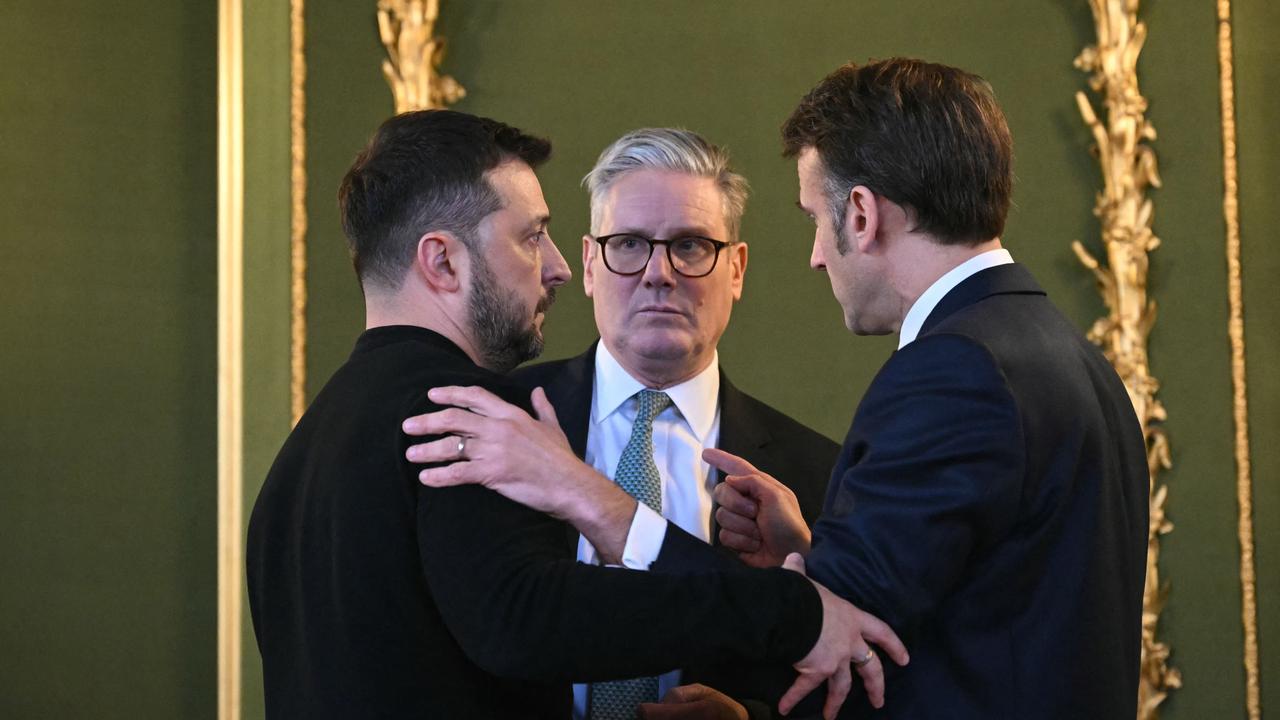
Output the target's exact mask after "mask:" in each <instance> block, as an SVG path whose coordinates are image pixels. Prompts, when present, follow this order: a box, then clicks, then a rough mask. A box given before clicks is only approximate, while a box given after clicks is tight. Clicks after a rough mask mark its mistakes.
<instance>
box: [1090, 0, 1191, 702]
mask: <svg viewBox="0 0 1280 720" xmlns="http://www.w3.org/2000/svg"><path fill="white" fill-rule="evenodd" d="M1089 6H1090V9H1091V10H1092V11H1093V19H1094V22H1095V24H1096V25H1097V30H1098V42H1097V44H1096V45H1091V46H1089V47H1086V48H1085V49H1084V51H1083V52H1081V53H1080V56H1079V57H1077V58H1076V60H1075V66H1076V67H1077V68H1079V69H1081V70H1083V71H1085V72H1088V73H1090V77H1089V86H1090V87H1091V88H1093V90H1094V91H1095V92H1097V93H1099V94H1101V95H1102V98H1103V104H1104V106H1105V108H1106V121H1105V123H1104V122H1103V121H1102V120H1100V119H1099V118H1098V116H1097V114H1096V113H1095V112H1094V109H1093V105H1092V103H1091V102H1090V101H1089V98H1088V96H1086V95H1085V93H1084V92H1077V93H1076V104H1077V105H1078V106H1079V109H1080V115H1081V117H1083V118H1084V122H1085V124H1086V125H1087V126H1088V127H1089V130H1090V131H1091V132H1092V133H1093V138H1094V142H1095V147H1094V151H1095V153H1096V156H1097V158H1098V162H1099V163H1100V165H1101V169H1102V181H1103V187H1102V191H1101V192H1100V193H1098V196H1097V202H1096V205H1095V207H1094V214H1095V215H1097V216H1098V218H1099V220H1100V221H1101V224H1102V244H1103V248H1104V250H1105V252H1106V264H1105V265H1104V264H1103V263H1101V262H1099V260H1098V259H1097V258H1095V257H1094V256H1093V255H1092V254H1091V253H1090V252H1089V251H1088V250H1086V249H1085V247H1084V246H1083V245H1082V244H1081V243H1079V242H1074V243H1072V249H1073V250H1074V251H1075V253H1076V255H1077V256H1078V257H1079V258H1080V261H1081V262H1082V263H1083V264H1084V266H1085V267H1087V268H1088V269H1089V270H1091V271H1092V272H1093V275H1094V278H1095V279H1096V280H1097V282H1098V288H1099V290H1100V292H1101V293H1102V297H1103V300H1104V301H1105V303H1106V305H1107V310H1108V314H1107V316H1106V317H1103V318H1099V319H1098V320H1097V322H1095V323H1094V325H1093V327H1092V328H1091V329H1090V330H1089V338H1090V339H1091V340H1093V341H1094V342H1095V343H1097V344H1098V345H1099V346H1101V348H1102V350H1103V352H1104V353H1105V354H1106V356H1107V359H1108V360H1110V361H1111V363H1112V365H1114V366H1115V369H1116V372H1117V373H1119V375H1120V377H1121V379H1122V380H1124V384H1125V387H1126V388H1127V389H1128V391H1129V399H1130V400H1131V401H1132V402H1133V407H1134V410H1135V411H1137V415H1138V420H1139V422H1140V423H1141V424H1142V433H1143V437H1144V438H1145V439H1146V443H1147V469H1148V472H1149V474H1150V480H1151V485H1150V488H1151V522H1150V526H1149V529H1148V534H1147V579H1146V586H1145V587H1144V589H1143V597H1142V610H1143V612H1142V665H1141V673H1140V677H1139V685H1138V718H1139V719H1140V720H1154V719H1155V718H1158V717H1159V709H1158V708H1159V706H1160V703H1162V702H1163V701H1164V699H1165V697H1166V696H1167V695H1168V693H1169V691H1170V690H1172V689H1174V688H1178V687H1181V686H1182V677H1181V674H1180V673H1179V672H1178V671H1177V670H1176V669H1173V668H1170V667H1169V666H1168V659H1169V646H1168V645H1166V644H1165V643H1163V642H1160V641H1159V640H1157V639H1156V631H1157V629H1158V625H1159V622H1160V612H1161V610H1162V609H1163V607H1164V601H1165V596H1166V594H1167V592H1168V586H1167V585H1164V586H1162V585H1161V583H1160V575H1159V563H1158V561H1159V558H1160V536H1161V535H1163V534H1165V533H1168V532H1169V531H1170V530H1172V529H1173V524H1172V523H1170V522H1169V520H1168V518H1167V517H1166V516H1165V511H1164V507H1165V501H1166V499H1167V497H1168V487H1167V486H1165V485H1161V484H1160V483H1159V479H1158V477H1159V473H1160V471H1162V470H1167V469H1169V468H1170V467H1171V466H1172V463H1171V461H1170V456H1169V440H1168V437H1167V436H1166V435H1165V431H1164V428H1163V427H1162V423H1163V422H1164V420H1165V418H1166V415H1165V409H1164V406H1163V405H1161V403H1160V401H1159V400H1157V399H1156V392H1157V391H1158V390H1159V388H1160V384H1159V382H1157V381H1156V379H1155V378H1154V377H1153V376H1152V375H1151V371H1150V367H1149V366H1148V363H1147V336H1148V335H1149V334H1150V332H1151V326H1152V325H1153V324H1154V323H1155V319H1156V303H1155V301H1154V300H1151V299H1150V298H1149V295H1148V292H1147V264H1148V254H1149V253H1150V252H1151V251H1153V250H1155V249H1156V248H1157V247H1159V245H1160V239H1159V238H1157V237H1156V236H1155V233H1153V232H1152V230H1151V219H1152V214H1153V206H1152V203H1151V199H1150V198H1148V197H1147V196H1146V192H1147V189H1148V188H1149V187H1160V174H1159V171H1158V170H1157V166H1156V155H1155V152H1154V151H1153V150H1152V149H1151V147H1150V146H1149V145H1146V144H1144V143H1145V142H1147V141H1152V140H1155V139H1156V131H1155V128H1154V127H1152V126H1151V123H1149V122H1148V121H1147V119H1146V116H1145V113H1146V110H1147V101H1146V98H1144V97H1142V93H1141V92H1139V90H1138V75H1137V64H1138V54H1139V53H1141V52H1142V46H1143V43H1144V42H1145V41H1146V38H1147V27H1146V25H1145V24H1144V23H1142V22H1139V21H1138V0H1089Z"/></svg>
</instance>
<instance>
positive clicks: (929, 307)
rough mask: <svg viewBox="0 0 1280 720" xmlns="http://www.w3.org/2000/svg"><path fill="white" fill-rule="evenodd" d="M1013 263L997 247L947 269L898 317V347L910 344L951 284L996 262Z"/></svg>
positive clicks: (949, 290) (996, 263) (1004, 252)
mask: <svg viewBox="0 0 1280 720" xmlns="http://www.w3.org/2000/svg"><path fill="white" fill-rule="evenodd" d="M1012 262H1013V256H1012V255H1010V254H1009V251H1008V250H1005V249H1004V248H999V249H996V250H988V251H986V252H984V253H982V254H980V255H974V256H973V257H971V258H969V259H968V260H965V261H964V262H962V263H960V264H959V265H957V266H955V267H953V268H951V270H950V271H949V272H947V274H946V275H943V276H942V277H940V278H938V279H937V280H935V281H933V284H932V285H930V286H929V289H928V290H925V291H924V294H922V295H921V296H920V297H919V299H917V300H916V301H915V302H914V303H912V305H911V309H910V310H908V311H907V316H906V317H905V318H903V319H902V330H901V331H900V332H899V334H898V349H899V350H901V349H902V348H904V347H906V346H907V345H910V344H911V343H912V342H913V341H914V340H915V339H916V336H917V335H919V334H920V328H921V327H923V326H924V321H925V319H927V318H928V317H929V313H931V312H933V309H934V308H935V307H937V306H938V303H939V302H941V301H942V298H944V297H946V295H947V293H949V292H951V291H952V290H953V289H954V288H955V286H957V285H959V284H960V283H962V282H964V281H965V280H967V279H968V278H969V277H970V276H971V275H975V274H977V273H979V272H981V271H983V270H986V269H987V268H993V267H995V266H997V265H1008V264H1009V263H1012Z"/></svg>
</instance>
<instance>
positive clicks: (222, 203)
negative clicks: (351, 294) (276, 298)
mask: <svg viewBox="0 0 1280 720" xmlns="http://www.w3.org/2000/svg"><path fill="white" fill-rule="evenodd" d="M241 8H242V6H241V0H219V2H218V718H219V720H237V719H238V718H239V717H240V636H241V622H242V616H243V611H242V608H241V601H240V598H241V578H242V577H243V573H242V571H241V568H243V567H244V544H243V540H242V537H243V533H242V531H241V528H242V527H243V494H244V489H243V486H244V478H243V471H244V450H243V446H242V439H243V437H244V432H243V426H244V408H243V398H244V392H243V390H244V384H243V377H244V368H243V365H244V352H243V349H244V82H243V81H244V48H243V37H242V29H243V22H242V16H241Z"/></svg>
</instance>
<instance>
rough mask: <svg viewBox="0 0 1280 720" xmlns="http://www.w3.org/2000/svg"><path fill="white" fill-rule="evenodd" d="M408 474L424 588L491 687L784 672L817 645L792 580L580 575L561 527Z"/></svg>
mask: <svg viewBox="0 0 1280 720" xmlns="http://www.w3.org/2000/svg"><path fill="white" fill-rule="evenodd" d="M432 409H434V408H433V407H431V406H430V404H429V403H427V402H426V401H422V404H421V405H420V406H419V407H418V408H416V409H415V410H414V411H413V413H412V414H417V413H419V412H424V411H428V412H429V411H430V410H432ZM404 468H405V475H406V481H407V482H410V483H412V485H413V486H414V487H415V492H416V497H417V500H416V507H417V510H416V512H417V527H418V546H419V551H420V557H421V562H422V569H423V574H424V578H425V581H426V584H427V586H428V588H429V590H430V593H431V595H432V598H433V599H434V601H435V603H436V606H437V608H438V609H439V611H440V614H441V617H442V619H443V620H444V622H445V624H446V625H447V626H448V628H449V630H450V632H451V633H452V634H453V636H454V637H455V639H456V640H457V642H458V644H459V645H460V646H461V648H462V650H463V652H465V653H466V655H467V656H468V657H469V658H470V659H471V660H472V661H473V662H475V663H476V664H477V665H478V666H480V667H481V668H483V669H485V670H486V671H488V672H490V673H492V674H495V675H499V676H503V677H512V678H525V679H536V680H578V681H594V680H602V679H611V678H620V677H636V676H640V675H648V674H657V673H660V672H664V671H666V670H670V669H671V668H674V667H678V666H680V665H681V664H683V663H686V662H690V661H693V662H716V661H730V660H743V659H769V660H772V661H779V662H787V663H791V662H795V661H796V660H798V659H799V658H801V657H803V656H804V655H805V654H806V653H807V652H808V651H809V650H810V649H811V648H812V646H813V644H814V642H816V640H817V637H818V633H819V631H820V629H821V624H822V606H821V600H820V599H819V598H818V595H817V592H816V591H815V590H814V589H813V586H812V585H811V584H810V583H809V582H808V581H807V580H805V579H804V578H802V577H800V576H799V575H797V574H795V573H790V572H788V571H784V570H759V571H757V570H748V569H740V570H737V571H732V572H708V571H703V572H692V573H681V574H663V573H645V572H637V571H632V570H625V569H621V568H602V567H596V566H589V565H584V564H581V563H578V562H576V561H575V560H573V559H572V558H570V557H567V556H566V553H565V551H564V538H565V536H566V532H567V529H566V527H565V525H563V524H562V523H560V522H559V521H556V520H554V519H552V518H550V517H548V516H545V515H542V514H540V513H537V512H535V511H533V510H530V509H528V508H526V507H524V506H521V505H519V504H516V503H514V502H511V501H510V500H507V499H506V498H504V497H502V496H500V495H498V494H497V493H494V492H492V491H490V490H488V489H486V488H482V487H478V486H462V487H455V488H439V489H436V488H426V487H422V486H420V485H418V483H417V480H416V477H417V473H416V470H417V468H416V467H414V466H411V465H409V464H408V463H404Z"/></svg>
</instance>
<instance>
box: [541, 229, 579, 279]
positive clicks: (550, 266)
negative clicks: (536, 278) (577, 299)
mask: <svg viewBox="0 0 1280 720" xmlns="http://www.w3.org/2000/svg"><path fill="white" fill-rule="evenodd" d="M571 277H573V271H572V270H570V269H569V263H568V262H566V261H565V259H564V255H562V254H560V248H558V247H556V244H555V243H554V242H552V240H551V236H550V235H547V236H546V237H545V238H544V239H543V240H542V284H543V286H545V287H556V286H559V285H563V284H565V283H567V282H569V278H571Z"/></svg>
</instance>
